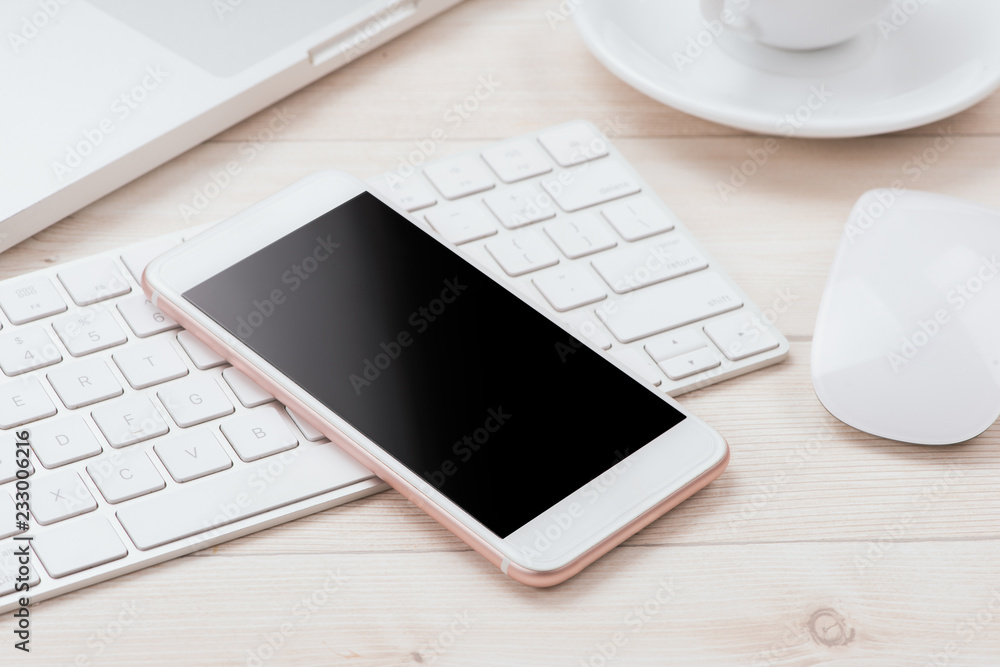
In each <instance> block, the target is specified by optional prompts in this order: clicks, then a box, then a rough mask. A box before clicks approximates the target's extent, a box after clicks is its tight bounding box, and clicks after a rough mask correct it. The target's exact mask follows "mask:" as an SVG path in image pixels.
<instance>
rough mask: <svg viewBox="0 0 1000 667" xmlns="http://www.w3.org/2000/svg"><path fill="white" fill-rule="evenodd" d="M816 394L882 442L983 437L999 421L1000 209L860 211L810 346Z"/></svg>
mask: <svg viewBox="0 0 1000 667" xmlns="http://www.w3.org/2000/svg"><path fill="white" fill-rule="evenodd" d="M812 379H813V387H814V388H815V390H816V395H817V396H818V397H819V400H820V401H821V402H822V403H823V405H824V406H825V407H826V409H827V410H829V411H830V413H831V414H833V416H835V417H837V418H838V419H840V420H841V421H843V422H844V423H846V424H848V425H850V426H853V427H854V428H857V429H860V430H862V431H867V432H868V433H871V434H873V435H877V436H881V437H884V438H891V439H893V440H900V441H903V442H911V443H917V444H922V445H948V444H954V443H957V442H963V441H965V440H968V439H970V438H973V437H975V436H977V435H979V434H980V433H982V432H983V431H985V430H986V429H987V428H989V427H990V426H991V425H992V424H993V423H994V422H995V421H996V420H997V418H998V417H1000V211H998V210H995V209H991V208H987V207H984V206H980V205H978V204H974V203H972V202H968V201H964V200H961V199H955V198H952V197H945V196H942V195H935V194H929V193H925V192H913V191H906V190H901V189H892V190H890V189H884V190H872V191H870V192H866V193H865V194H864V195H863V196H862V197H861V199H859V200H858V203H857V204H856V205H855V206H854V210H853V211H852V212H851V216H850V219H849V220H848V223H847V227H846V228H845V230H844V236H843V238H842V239H841V242H840V248H839V249H838V251H837V256H836V259H834V262H833V267H832V269H831V271H830V277H829V279H828V280H827V284H826V290H825V291H824V293H823V300H822V302H821V303H820V308H819V316H818V317H817V319H816V331H815V334H814V336H813V346H812Z"/></svg>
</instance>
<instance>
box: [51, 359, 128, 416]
mask: <svg viewBox="0 0 1000 667" xmlns="http://www.w3.org/2000/svg"><path fill="white" fill-rule="evenodd" d="M46 377H48V378H49V383H51V384H52V388H53V389H55V390H56V393H57V394H59V398H60V399H62V402H63V403H64V404H65V405H66V407H67V408H69V409H71V410H74V409H76V408H82V407H83V406H85V405H90V404H92V403H97V402H99V401H104V400H107V399H109V398H114V397H115V396H121V394H122V386H121V385H120V384H118V380H117V379H116V378H115V376H114V374H113V373H112V372H111V369H109V368H108V365H107V364H106V363H104V361H103V360H101V359H88V360H86V361H78V362H77V363H75V364H71V365H69V366H62V367H60V368H57V369H55V370H52V371H49V374H48V375H47V376H46Z"/></svg>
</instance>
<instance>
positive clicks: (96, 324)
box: [52, 307, 127, 357]
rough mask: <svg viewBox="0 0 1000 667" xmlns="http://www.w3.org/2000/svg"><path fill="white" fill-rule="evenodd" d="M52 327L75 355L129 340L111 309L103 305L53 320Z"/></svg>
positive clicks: (78, 355)
mask: <svg viewBox="0 0 1000 667" xmlns="http://www.w3.org/2000/svg"><path fill="white" fill-rule="evenodd" d="M52 328H53V329H55V330H56V333H57V334H58V335H59V339H60V340H61V341H62V342H63V344H64V345H65V346H66V349H67V350H69V353H70V354H72V355H73V356H74V357H82V356H84V355H85V354H90V353H91V352H97V351H98V350H106V349H107V348H109V347H114V346H115V345H121V344H122V343H124V342H125V341H126V340H127V338H126V337H125V332H124V331H122V328H121V327H120V326H118V322H116V321H115V318H114V316H112V315H111V311H109V310H108V309H106V308H103V307H97V308H90V309H87V310H85V311H82V312H80V313H74V314H73V315H69V316H67V317H63V318H61V319H59V320H56V321H55V322H53V323H52Z"/></svg>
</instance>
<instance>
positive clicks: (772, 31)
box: [700, 0, 892, 51]
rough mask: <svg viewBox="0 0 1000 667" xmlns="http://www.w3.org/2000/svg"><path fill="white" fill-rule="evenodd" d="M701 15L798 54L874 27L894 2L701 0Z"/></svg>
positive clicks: (767, 43)
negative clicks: (873, 24)
mask: <svg viewBox="0 0 1000 667" xmlns="http://www.w3.org/2000/svg"><path fill="white" fill-rule="evenodd" d="M700 2H701V13H702V15H703V16H704V17H705V18H706V19H708V20H710V21H722V23H724V24H726V25H727V26H729V28H730V29H734V30H737V31H739V32H742V33H745V34H746V35H747V36H749V37H751V38H753V39H755V40H757V41H758V42H760V43H761V44H766V45H767V46H774V47H777V48H779V49H791V50H795V51H802V50H809V49H822V48H825V47H827V46H833V45H834V44H840V43H841V42H845V41H847V40H848V39H850V38H852V37H854V36H855V35H857V34H858V33H860V32H861V31H862V30H864V29H865V28H866V27H867V26H869V25H871V24H872V22H874V21H875V19H877V18H878V17H879V15H880V14H882V12H884V11H885V10H886V9H887V8H888V7H889V5H890V4H891V2H892V0H700Z"/></svg>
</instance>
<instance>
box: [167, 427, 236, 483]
mask: <svg viewBox="0 0 1000 667" xmlns="http://www.w3.org/2000/svg"><path fill="white" fill-rule="evenodd" d="M153 450H154V451H156V455H157V456H159V457H160V460H161V461H163V466H164V467H165V468H166V469H167V472H169V473H170V476H171V477H173V478H174V481H176V482H190V481H191V480H193V479H198V478H199V477H205V476H206V475H211V474H214V473H217V472H221V471H223V470H228V469H229V468H232V467H233V462H232V461H231V460H230V458H229V456H227V455H226V451H225V450H224V449H223V448H222V445H220V444H219V441H218V440H217V439H216V437H215V435H214V431H208V430H201V431H193V432H191V433H185V434H183V435H180V436H177V437H174V438H170V439H168V440H164V441H163V442H158V443H156V444H155V445H153Z"/></svg>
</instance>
